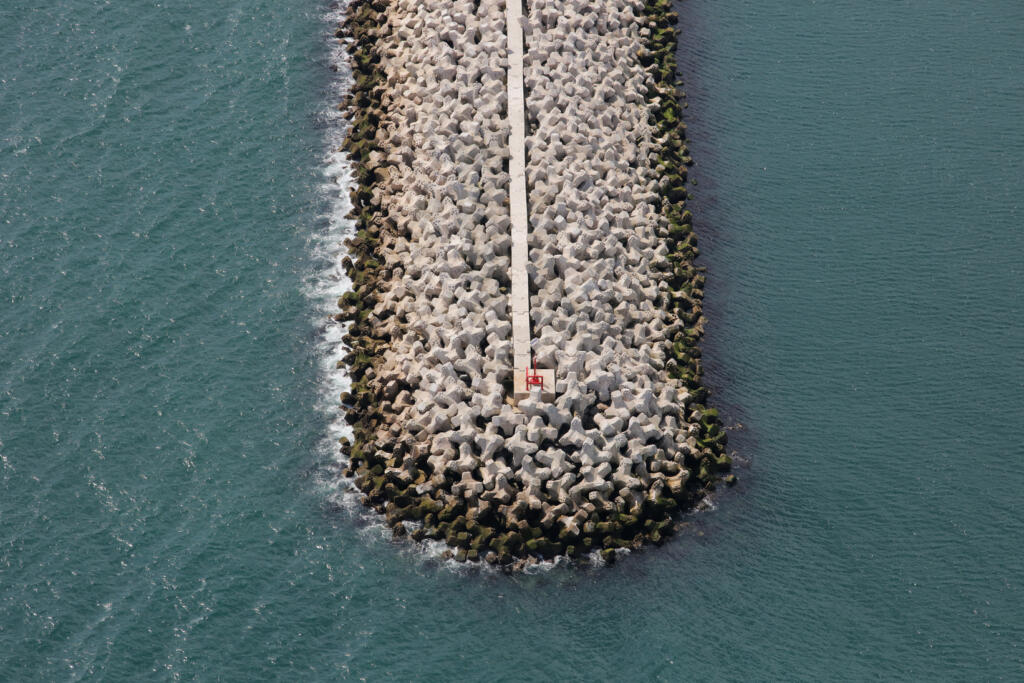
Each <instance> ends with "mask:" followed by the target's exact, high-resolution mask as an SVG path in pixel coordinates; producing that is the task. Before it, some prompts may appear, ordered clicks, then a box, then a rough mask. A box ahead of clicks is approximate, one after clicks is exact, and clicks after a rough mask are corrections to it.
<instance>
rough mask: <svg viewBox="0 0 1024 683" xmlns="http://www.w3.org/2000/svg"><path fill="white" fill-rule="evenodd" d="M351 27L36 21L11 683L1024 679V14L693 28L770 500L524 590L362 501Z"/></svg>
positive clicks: (5, 76)
mask: <svg viewBox="0 0 1024 683" xmlns="http://www.w3.org/2000/svg"><path fill="white" fill-rule="evenodd" d="M332 12H335V13H336V10H332V9H331V8H330V7H328V6H327V4H326V3H323V2H318V1H316V0H277V1H275V2H269V1H267V0H256V1H255V2H252V1H247V2H241V1H240V0H204V1H203V2H190V1H188V0H169V1H157V0H140V1H139V2H131V3H128V2H95V1H89V0H53V1H52V2H48V3H35V2H32V3H30V2H27V1H25V0H8V1H6V2H4V3H3V4H2V6H0V680H2V681H61V680H111V681H141V680H204V681H206V680H224V681H248V680H282V681H297V680H324V681H327V680H336V679H339V678H343V677H350V678H353V679H364V678H365V679H369V680H382V679H398V680H413V679H424V680H437V681H445V680H453V679H475V680H487V681H511V680H524V679H532V680H560V679H568V680H582V679H593V680H620V681H634V680H646V679H657V680H666V681H676V680H813V681H818V680H868V679H877V680H977V681H993V680H1022V679H1024V503H1022V501H1024V462H1022V458H1024V301H1022V291H1024V285H1022V276H1024V231H1022V224H1021V218H1022V216H1021V212H1020V210H1019V209H1020V205H1021V197H1022V196H1024V168H1022V166H1024V162H1022V159H1024V134H1022V129H1021V123H1022V121H1024V80H1022V74H1024V39H1022V37H1024V3H1021V2H1019V1H1018V0H981V1H979V2H970V3H967V2H952V1H951V0H941V1H940V0H915V1H914V2H868V3H865V2H855V1H854V0H831V1H825V0H818V1H817V2H814V1H807V0H802V1H799V2H785V3H783V2H754V1H753V0H737V1H735V2H715V1H713V0H687V2H685V3H681V4H680V5H679V12H680V15H681V21H682V26H683V29H684V32H683V46H682V48H681V51H680V61H681V64H682V66H683V69H684V77H685V81H686V86H685V87H686V90H687V92H688V95H689V109H688V114H689V116H688V125H689V133H690V137H691V139H692V143H691V148H692V152H693V155H694V157H695V158H696V160H697V162H698V164H697V166H696V167H695V168H694V172H693V177H694V178H696V179H697V181H698V182H697V186H696V187H695V188H694V195H695V201H694V202H693V210H694V213H695V215H696V224H697V227H698V228H699V230H700V231H701V234H702V235H703V238H702V241H701V248H702V257H701V258H702V261H703V265H705V266H707V268H708V271H709V278H708V287H707V305H706V309H705V310H706V313H707V316H708V318H709V326H708V332H707V338H706V344H705V354H704V359H705V365H706V371H707V379H708V381H709V384H710V385H711V386H712V388H713V390H714V392H715V394H714V395H715V402H716V403H717V405H718V406H719V407H720V409H721V410H722V413H723V415H724V416H725V419H726V422H727V423H728V424H729V425H731V426H733V427H735V429H734V431H733V432H732V439H731V441H730V445H731V447H732V448H733V449H734V450H735V455H736V460H737V462H738V463H739V464H738V467H737V473H738V475H739V477H740V484H739V485H738V486H737V487H736V488H734V489H730V490H727V491H726V490H723V491H721V492H720V493H719V494H718V495H716V496H715V498H714V499H713V505H712V507H711V509H708V510H705V511H702V512H698V513H694V514H692V515H690V516H689V517H688V518H687V522H688V527H687V528H686V529H685V530H684V531H683V532H682V533H681V534H680V535H679V536H678V537H676V538H675V539H673V540H672V541H671V542H670V543H668V544H667V545H665V546H664V547H662V548H656V549H652V550H649V551H645V552H642V553H638V554H633V555H631V556H627V557H624V558H622V560H621V561H620V562H619V563H618V564H617V565H616V566H615V567H613V568H609V569H589V570H577V569H572V568H568V567H565V566H556V567H554V568H548V569H544V570H540V571H536V572H534V573H532V574H527V575H516V576H505V575H502V574H500V573H497V572H493V571H467V570H466V568H465V567H462V568H459V567H454V566H452V565H449V564H445V563H443V562H440V561H439V560H437V559H436V558H435V557H433V556H430V555H427V554H424V553H420V552H417V551H415V550H413V549H412V548H411V547H410V546H409V545H407V544H403V543H399V544H395V543H393V542H391V541H390V540H389V539H388V538H387V537H386V535H385V534H384V533H382V530H381V527H380V526H379V525H376V524H374V523H373V521H372V518H367V517H366V516H365V514H363V513H362V512H360V510H359V508H358V506H353V505H351V498H350V497H349V496H347V495H345V493H344V491H343V489H342V488H340V487H339V486H338V485H337V481H336V478H335V473H334V472H335V470H334V467H333V459H334V454H333V449H332V448H331V446H330V444H331V442H332V440H334V439H336V438H337V436H338V435H339V434H341V433H343V429H342V427H341V426H340V425H339V422H338V415H337V413H336V411H335V409H334V408H333V403H334V397H335V396H336V395H337V393H338V392H339V391H341V390H342V389H343V388H344V378H343V377H340V376H339V374H338V373H334V372H330V369H331V367H332V366H333V363H334V360H335V359H336V356H337V353H338V348H337V342H338V330H337V329H336V328H335V327H333V326H329V325H326V324H325V320H326V315H327V313H328V312H330V311H331V306H332V299H333V298H336V297H337V295H338V293H339V292H341V291H344V287H345V282H344V280H343V278H341V277H340V276H339V273H338V271H337V265H336V264H337V260H338V255H339V254H340V253H341V251H340V249H341V247H340V240H341V239H342V238H343V237H344V234H345V231H346V230H347V229H348V228H349V226H348V225H347V224H346V222H345V221H344V220H343V218H342V216H343V214H344V211H345V200H344V198H343V194H344V193H343V189H344V185H345V177H346V173H347V169H346V166H345V162H344V159H343V158H341V157H340V156H339V155H337V154H334V153H332V150H333V149H334V148H336V146H337V144H338V141H339V140H340V136H341V135H342V134H343V132H344V122H343V121H342V120H341V119H340V118H339V116H338V114H337V113H336V112H334V111H333V109H332V108H333V105H334V104H335V103H336V101H337V99H338V97H339V93H340V92H341V90H342V89H343V88H344V85H345V70H344V68H343V67H342V68H340V69H339V70H338V71H337V72H335V71H332V70H331V68H330V67H331V66H332V64H333V65H335V66H337V64H338V61H339V59H340V56H339V54H338V49H337V46H336V44H335V42H334V40H333V38H332V37H331V28H332V27H331V19H330V15H331V14H332Z"/></svg>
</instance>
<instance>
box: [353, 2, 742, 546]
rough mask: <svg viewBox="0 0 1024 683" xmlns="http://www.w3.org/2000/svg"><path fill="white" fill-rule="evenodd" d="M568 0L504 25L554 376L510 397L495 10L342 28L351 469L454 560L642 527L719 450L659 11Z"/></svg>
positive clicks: (509, 280)
mask: <svg viewBox="0 0 1024 683" xmlns="http://www.w3.org/2000/svg"><path fill="white" fill-rule="evenodd" d="M579 5H580V6H579V7H576V6H572V7H570V6H566V5H565V3H554V2H544V1H539V0H533V1H532V2H530V3H528V4H527V5H526V6H525V7H524V11H523V19H522V23H521V25H520V26H521V30H522V35H523V41H524V57H523V65H522V79H523V85H524V103H523V112H524V117H525V122H524V123H525V144H524V147H525V157H526V158H525V161H524V163H525V181H526V186H527V187H526V191H527V192H528V231H527V234H526V236H525V237H526V241H527V246H528V250H529V251H528V259H527V268H526V271H527V272H526V274H527V276H528V277H527V282H526V285H527V287H528V290H527V291H528V296H529V300H528V304H529V308H528V324H529V328H530V329H529V331H528V335H529V338H530V339H531V340H532V344H531V346H532V350H533V352H534V354H535V360H536V363H537V365H538V367H540V368H544V369H547V370H551V371H552V375H553V378H554V380H553V381H554V386H553V387H551V386H547V387H545V388H544V389H543V390H541V389H534V390H533V391H532V392H527V394H526V395H525V396H524V397H523V398H521V400H518V401H517V400H515V397H514V396H513V393H514V392H513V387H514V385H515V381H516V373H517V372H519V368H517V363H516V355H517V354H518V355H520V356H521V355H522V351H521V350H517V349H515V347H514V337H515V336H516V335H515V334H514V326H515V324H516V320H517V318H516V316H515V315H514V313H515V311H514V310H513V308H514V302H515V301H516V299H515V296H514V291H515V279H514V278H515V271H516V268H515V263H514V258H513V256H514V254H513V251H514V249H515V248H516V247H515V244H516V242H515V239H514V235H515V232H514V222H515V221H514V218H515V215H514V211H515V204H514V202H510V186H511V185H513V176H512V175H510V170H512V171H513V173H514V168H512V169H510V160H511V158H510V136H511V132H512V129H513V126H514V125H515V124H516V121H515V114H514V109H515V108H513V111H512V112H510V107H509V104H510V102H509V93H510V92H514V89H513V88H510V87H509V82H508V78H509V73H510V72H511V69H510V68H509V50H508V46H509V43H508V40H507V36H508V35H509V31H508V28H509V25H508V21H509V19H508V16H509V14H510V12H508V11H507V10H509V9H510V8H506V6H505V5H504V4H503V3H500V2H474V1H472V0H465V1H463V2H450V1H440V0H438V1H429V2H412V1H409V0H394V1H391V2H388V1H387V0H367V1H362V2H355V3H353V4H352V5H351V6H350V8H349V13H348V17H347V19H346V21H345V22H344V24H343V25H342V26H341V27H339V33H338V35H339V37H340V38H344V39H349V40H350V41H351V51H352V67H353V72H354V85H353V88H352V91H351V93H350V96H349V98H348V101H347V102H346V103H344V105H343V106H344V108H346V110H347V111H348V113H349V115H350V116H351V119H352V127H351V130H350V133H349V136H348V138H347V139H346V143H345V148H346V150H347V152H348V154H349V155H350V158H351V159H352V162H353V165H354V168H355V175H356V181H357V183H358V185H357V187H356V188H355V189H354V190H353V195H352V202H353V206H354V209H353V216H354V217H355V219H356V221H357V227H358V232H357V235H356V237H355V238H354V239H353V240H352V241H351V244H350V250H351V252H352V255H353V258H352V259H350V260H348V261H347V262H346V264H345V265H346V267H347V269H348V272H349V275H350V277H351V279H352V281H353V291H352V292H350V293H348V294H346V295H345V296H343V297H342V298H341V300H340V301H339V306H340V307H341V309H342V310H341V313H339V315H338V318H339V320H341V321H348V322H349V323H350V328H349V332H348V335H347V337H346V341H347V343H348V344H349V346H350V348H351V352H350V353H349V354H348V356H347V357H346V359H345V363H346V365H347V367H348V371H349V372H350V374H351V378H352V382H353V385H352V390H351V391H350V392H348V393H347V394H345V395H343V396H342V402H343V404H344V406H345V408H346V416H347V419H348V421H349V422H350V424H351V425H352V427H353V434H354V438H353V441H352V442H351V443H348V442H345V443H343V444H342V448H343V450H344V451H345V454H346V456H347V462H348V466H347V468H346V471H345V474H346V475H348V476H351V477H353V478H354V481H355V483H356V485H357V486H358V488H359V489H360V490H361V491H363V493H364V494H365V496H364V501H365V502H366V503H367V504H368V505H370V506H372V507H374V508H375V509H377V510H378V511H380V512H381V513H382V514H384V515H385V516H386V519H387V522H388V523H389V524H390V525H391V526H392V528H393V529H394V530H395V533H396V535H405V534H409V535H411V536H412V537H413V538H414V539H416V540H422V539H425V538H431V539H440V540H444V541H445V542H447V543H448V544H449V545H450V546H452V548H453V552H454V554H455V556H456V558H457V559H460V560H485V561H488V562H492V563H499V564H503V565H508V564H513V563H515V562H521V561H524V560H525V561H531V560H532V559H536V558H550V557H554V556H556V555H568V556H570V557H578V556H581V555H584V554H587V553H589V552H591V551H594V550H599V551H600V552H601V553H602V554H603V556H604V557H605V558H606V559H609V560H610V559H613V558H614V551H615V550H616V549H618V548H632V547H639V546H640V545H642V544H643V543H645V542H653V543H660V542H662V541H663V540H664V538H665V537H666V536H668V535H670V534H671V533H672V531H673V528H674V525H675V521H674V517H673V515H674V514H675V513H676V512H677V511H678V510H679V509H685V508H687V507H689V506H691V505H692V504H693V503H694V502H695V501H696V500H698V499H699V498H700V497H701V496H702V495H703V494H704V492H706V490H707V489H709V488H710V487H713V486H714V482H715V481H716V479H717V478H718V476H720V474H719V473H721V472H722V471H724V470H726V469H728V466H729V460H728V457H727V456H726V455H725V452H724V448H725V441H726V437H725V433H724V431H723V430H722V428H721V424H720V421H719V420H718V416H717V413H716V412H715V411H714V410H713V409H707V408H706V407H705V403H706V397H707V392H706V389H704V387H703V386H702V385H701V366H700V350H699V340H700V336H701V332H702V329H703V319H702V317H701V306H700V302H701V298H702V287H703V283H704V275H703V274H702V273H701V272H699V269H698V268H697V267H695V265H694V263H693V260H694V258H695V257H696V256H697V247H696V238H695V236H694V233H693V229H692V220H691V216H690V214H689V212H688V211H687V210H686V208H685V206H686V199H687V190H686V167H687V165H688V164H689V163H690V161H689V157H688V155H687V151H686V146H685V134H684V133H685V129H684V126H683V125H682V123H681V120H680V119H681V117H680V113H681V109H680V104H679V99H678V96H679V94H680V93H678V92H677V86H676V73H675V56H674V53H675V46H676V30H675V27H674V23H675V15H674V14H673V13H672V12H671V11H670V9H669V4H668V3H667V2H648V3H646V4H645V3H643V2H639V1H627V0H615V1H614V2H608V3H603V4H602V5H601V6H600V7H599V8H594V7H590V6H587V5H585V4H584V3H579ZM510 114H511V115H510ZM510 119H511V120H510ZM510 205H511V206H512V209H511V210H510ZM520 365H521V361H520Z"/></svg>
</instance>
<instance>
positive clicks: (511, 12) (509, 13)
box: [505, 0, 530, 377]
mask: <svg viewBox="0 0 1024 683" xmlns="http://www.w3.org/2000/svg"><path fill="white" fill-rule="evenodd" d="M522 18H523V5H522V0H505V23H506V31H507V33H508V120H509V126H510V128H511V133H510V134H509V140H508V144H509V154H510V159H509V165H508V170H509V175H510V176H511V180H510V182H509V210H510V214H511V219H512V266H511V271H512V272H511V276H512V291H511V294H510V303H511V305H512V354H513V368H514V370H515V373H516V376H517V377H518V376H521V375H522V374H523V373H525V371H526V368H527V367H529V365H530V283H529V276H528V275H527V273H526V264H527V258H528V257H527V239H528V233H529V218H528V216H527V213H526V111H525V108H526V96H525V95H524V92H523V24H522Z"/></svg>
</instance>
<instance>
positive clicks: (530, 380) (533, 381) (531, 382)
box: [523, 353, 544, 391]
mask: <svg viewBox="0 0 1024 683" xmlns="http://www.w3.org/2000/svg"><path fill="white" fill-rule="evenodd" d="M530 358H531V360H532V361H533V374H532V375H531V374H530V368H526V369H525V370H523V372H524V373H526V390H527V391H529V390H530V387H540V388H541V389H542V390H543V389H544V376H543V375H542V374H540V373H539V372H537V359H536V358H534V357H533V354H532V353H531V354H530Z"/></svg>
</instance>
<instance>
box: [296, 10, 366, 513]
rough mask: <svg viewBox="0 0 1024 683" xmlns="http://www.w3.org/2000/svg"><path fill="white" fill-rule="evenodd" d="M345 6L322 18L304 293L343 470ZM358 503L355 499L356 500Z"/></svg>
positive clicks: (341, 491)
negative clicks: (317, 153)
mask: <svg viewBox="0 0 1024 683" xmlns="http://www.w3.org/2000/svg"><path fill="white" fill-rule="evenodd" d="M347 6H348V3H347V2H341V3H339V4H338V6H337V7H335V8H334V9H332V10H331V11H329V12H328V13H327V14H325V15H324V19H323V21H324V39H325V40H327V41H328V44H329V46H330V47H329V54H328V62H329V65H330V66H331V67H332V68H333V69H334V74H335V75H334V77H333V78H332V79H331V82H330V84H329V86H328V92H327V93H326V97H325V98H324V109H323V110H322V111H321V112H320V119H321V121H322V122H323V123H324V128H323V130H324V148H325V152H324V157H323V162H322V163H323V171H322V173H323V182H322V183H321V185H320V188H319V190H320V193H321V197H322V201H323V206H324V207H325V208H324V213H323V214H321V215H320V216H318V219H319V220H318V221H317V222H318V224H319V225H321V226H322V227H320V228H319V229H318V230H317V231H315V232H314V233H313V234H312V235H311V236H310V239H309V242H308V247H309V249H310V252H311V254H312V256H313V269H312V272H311V273H310V274H309V276H308V277H307V278H306V282H305V293H306V296H307V297H309V300H310V302H311V303H312V308H313V311H314V316H315V317H314V321H313V324H314V326H315V327H316V329H318V330H320V334H319V337H318V339H317V348H316V357H317V359H318V361H319V366H320V367H319V370H320V385H321V392H320V397H319V400H318V401H317V409H318V410H320V411H321V412H322V413H323V414H324V416H325V417H326V419H327V425H328V426H327V430H326V434H324V438H323V440H322V442H321V448H322V450H323V456H324V459H325V461H327V462H335V463H337V465H339V466H344V464H345V463H344V462H343V456H342V455H341V453H340V449H339V447H338V439H340V438H342V437H346V438H350V439H351V438H352V429H351V427H350V426H349V425H348V423H347V422H345V416H344V413H343V411H342V409H341V405H340V400H339V397H340V395H341V394H342V393H343V392H345V391H348V390H349V389H350V388H351V384H352V383H351V379H350V378H349V376H348V373H347V372H346V371H345V370H344V369H343V368H338V367H337V365H338V361H339V360H341V359H342V358H343V357H344V356H345V354H346V353H348V350H349V349H348V347H347V346H346V345H345V343H344V342H343V341H342V339H343V337H344V335H345V332H346V329H347V324H346V323H339V322H337V321H335V320H333V319H332V318H331V316H332V315H334V314H335V313H337V312H338V305H337V301H338V298H339V297H341V296H342V295H343V294H345V293H346V292H349V291H351V289H352V282H351V280H350V279H349V278H348V276H347V275H346V274H345V270H344V268H343V267H342V265H341V261H342V259H343V258H344V257H345V256H346V255H348V249H347V247H346V246H345V240H346V239H348V238H349V237H351V236H352V235H353V234H354V233H355V222H354V221H353V220H351V219H349V218H347V215H348V213H349V211H351V209H352V203H351V201H350V200H349V192H350V191H351V188H352V184H353V183H352V164H351V162H350V160H349V159H348V156H347V155H346V154H345V152H343V151H342V150H341V145H342V143H343V142H344V140H345V135H346V134H347V132H348V127H349V122H348V121H347V120H346V119H345V117H344V115H343V114H342V113H341V112H340V111H338V109H337V105H338V103H339V102H341V101H342V100H343V99H344V97H345V95H346V94H347V93H348V91H349V88H350V87H351V85H352V71H351V69H350V68H349V57H348V53H347V51H346V48H345V45H344V44H343V43H342V42H341V41H339V40H338V39H337V38H335V37H334V32H335V31H336V30H337V28H338V26H339V25H340V24H341V22H342V21H343V19H344V17H345V11H346V8H347ZM331 479H337V481H325V482H323V483H324V484H325V485H327V486H328V487H329V488H330V489H333V491H332V493H331V497H336V495H335V494H337V497H352V496H351V495H346V494H349V492H350V490H351V489H352V488H353V487H352V486H351V482H345V481H343V480H341V478H340V477H331ZM355 501H356V502H358V498H357V497H356V498H355Z"/></svg>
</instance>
